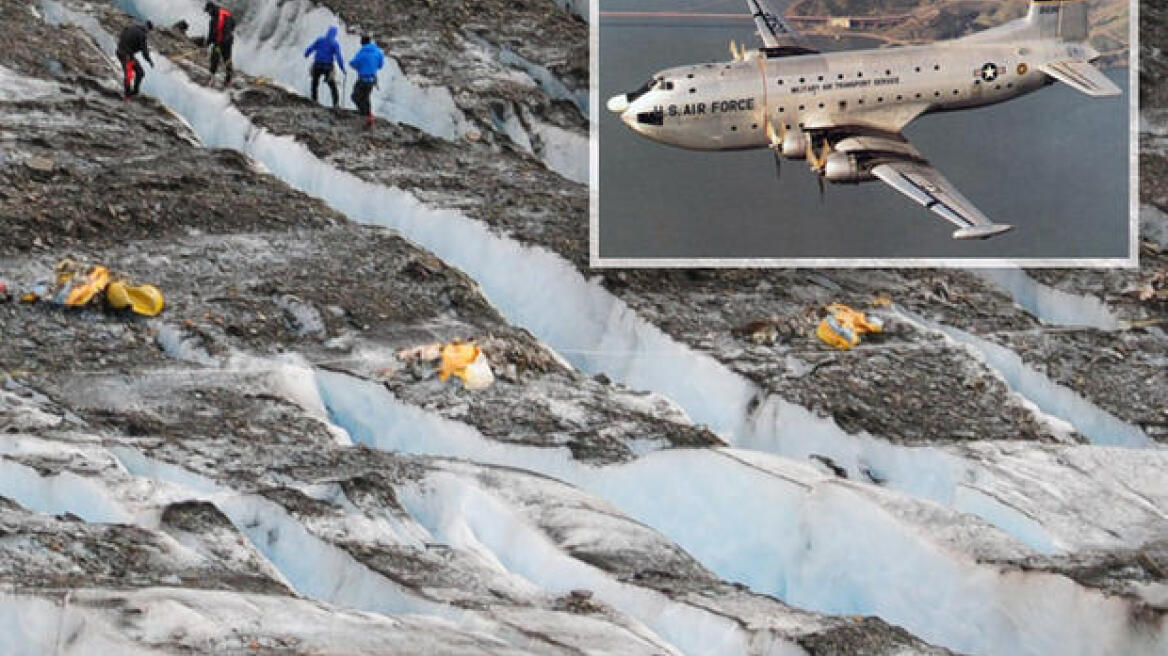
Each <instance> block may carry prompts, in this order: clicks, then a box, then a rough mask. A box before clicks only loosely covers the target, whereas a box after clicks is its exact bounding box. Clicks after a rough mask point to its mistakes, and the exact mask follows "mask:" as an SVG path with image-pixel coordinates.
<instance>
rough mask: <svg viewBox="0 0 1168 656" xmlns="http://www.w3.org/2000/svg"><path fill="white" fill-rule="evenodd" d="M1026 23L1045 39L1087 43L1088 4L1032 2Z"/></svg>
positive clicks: (1080, 1)
mask: <svg viewBox="0 0 1168 656" xmlns="http://www.w3.org/2000/svg"><path fill="white" fill-rule="evenodd" d="M1026 23H1027V24H1028V25H1029V26H1030V27H1031V28H1032V29H1033V30H1034V32H1035V34H1036V35H1037V36H1039V37H1040V38H1043V39H1054V40H1056V41H1074V42H1079V41H1086V40H1087V33H1088V29H1089V25H1088V24H1087V3H1086V1H1085V0H1030V13H1028V14H1027V15H1026Z"/></svg>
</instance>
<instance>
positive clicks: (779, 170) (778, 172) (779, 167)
mask: <svg viewBox="0 0 1168 656" xmlns="http://www.w3.org/2000/svg"><path fill="white" fill-rule="evenodd" d="M771 152H772V153H774V154H775V179H776V180H778V179H781V178H782V177H783V158H781V157H779V151H777V150H775V149H773V148H772V149H771Z"/></svg>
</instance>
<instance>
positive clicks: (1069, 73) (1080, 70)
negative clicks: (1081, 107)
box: [1038, 59, 1123, 96]
mask: <svg viewBox="0 0 1168 656" xmlns="http://www.w3.org/2000/svg"><path fill="white" fill-rule="evenodd" d="M1038 70H1040V71H1042V72H1043V73H1046V74H1047V75H1049V76H1051V77H1053V78H1054V79H1056V80H1058V81H1060V82H1062V83H1063V84H1066V85H1068V86H1070V87H1072V88H1074V89H1077V90H1078V91H1081V92H1082V93H1085V94H1087V95H1088V96H1118V95H1120V94H1122V93H1123V91H1121V90H1120V88H1119V87H1117V86H1115V83H1114V82H1112V81H1111V80H1109V79H1107V76H1106V75H1104V74H1103V71H1101V70H1099V69H1098V68H1095V67H1094V66H1092V65H1091V64H1089V63H1087V62H1085V61H1082V60H1077V59H1061V60H1059V61H1052V62H1049V63H1046V64H1043V65H1041V66H1039V67H1038Z"/></svg>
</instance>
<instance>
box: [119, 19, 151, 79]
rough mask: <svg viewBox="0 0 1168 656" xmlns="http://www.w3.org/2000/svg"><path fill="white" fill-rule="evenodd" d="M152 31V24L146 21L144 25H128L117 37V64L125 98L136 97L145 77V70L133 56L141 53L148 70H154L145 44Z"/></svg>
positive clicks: (148, 48)
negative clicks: (118, 63) (148, 65)
mask: <svg viewBox="0 0 1168 656" xmlns="http://www.w3.org/2000/svg"><path fill="white" fill-rule="evenodd" d="M152 29H154V23H151V22H150V21H146V23H145V24H144V25H139V24H137V23H135V24H133V25H129V26H127V27H126V28H125V29H124V30H122V33H121V34H119V35H118V50H117V54H118V62H120V63H121V65H122V86H123V87H124V88H125V93H126V96H125V97H126V98H129V97H130V96H136V95H138V91H139V90H140V89H141V88H142V78H144V77H146V70H145V69H143V68H142V65H141V64H139V63H138V58H137V57H135V56H134V55H136V54H138V53H142V58H143V59H145V60H146V62H147V63H148V64H150V68H154V60H152V59H150V46H149V45H147V43H146V35H147V34H148V33H149V32H150V30H152Z"/></svg>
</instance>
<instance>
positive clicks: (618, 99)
mask: <svg viewBox="0 0 1168 656" xmlns="http://www.w3.org/2000/svg"><path fill="white" fill-rule="evenodd" d="M605 106H606V107H608V111H610V112H612V113H613V114H623V113H624V111H625V110H626V109H628V108H629V96H628V94H624V93H621V94H617V95H615V96H613V97H611V98H609V99H608V102H607V103H606V104H605Z"/></svg>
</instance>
